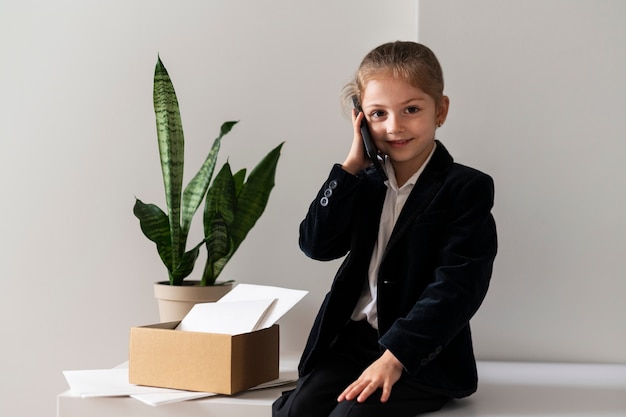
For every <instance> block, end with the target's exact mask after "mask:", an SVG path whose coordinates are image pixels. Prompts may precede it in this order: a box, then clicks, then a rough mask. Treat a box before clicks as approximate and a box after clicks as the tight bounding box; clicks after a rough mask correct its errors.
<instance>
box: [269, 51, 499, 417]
mask: <svg viewBox="0 0 626 417" xmlns="http://www.w3.org/2000/svg"><path fill="white" fill-rule="evenodd" d="M344 92H345V96H346V98H347V97H349V96H353V95H356V96H357V98H358V99H359V102H360V103H361V107H362V109H363V113H358V114H357V112H356V111H353V113H352V122H353V126H354V137H353V140H352V146H351V149H350V151H349V152H348V155H347V157H346V159H345V161H344V162H343V164H341V165H335V166H334V167H333V168H332V170H331V172H330V175H329V177H328V179H327V180H326V181H325V183H324V185H323V186H322V188H321V189H320V191H319V193H318V195H317V197H316V198H315V200H314V201H313V203H312V204H311V206H310V208H309V211H308V213H307V215H306V218H305V219H304V220H303V222H302V224H301V225H300V247H301V249H302V250H303V251H304V253H305V254H306V255H307V256H309V257H311V258H313V259H318V260H331V259H337V258H339V257H342V256H345V255H346V254H347V257H346V258H345V260H344V262H343V264H342V265H341V267H340V269H339V271H338V272H337V275H336V276H335V279H334V281H333V284H332V287H331V289H330V292H329V293H328V294H327V295H326V297H325V299H324V302H323V304H322V306H321V308H320V311H319V313H318V315H317V318H316V319H315V322H314V325H313V328H312V330H311V333H310V335H309V338H308V341H307V344H306V347H305V350H304V353H303V355H302V358H301V360H300V365H299V368H298V371H299V376H300V377H299V379H298V383H297V385H296V388H295V389H294V390H292V391H289V392H285V393H284V394H283V395H282V397H280V398H279V399H278V400H277V401H276V402H275V403H274V406H273V415H274V416H275V417H287V416H290V417H327V416H332V417H340V416H376V417H381V416H392V417H403V416H411V417H413V416H415V415H416V414H419V413H422V412H427V411H434V410H438V409H440V408H441V407H442V406H443V405H444V404H445V403H446V402H447V401H448V400H450V399H451V398H461V397H465V396H468V395H470V394H472V393H473V392H474V391H476V386H477V373H476V362H475V359H474V353H473V350H472V340H471V334H470V327H469V321H470V319H471V317H472V316H473V315H474V313H476V311H477V310H478V307H479V306H480V304H481V302H482V301H483V298H484V297H485V294H486V292H487V288H488V285H489V280H490V277H491V271H492V266H493V261H494V258H495V255H496V246H497V243H496V229H495V223H494V220H493V217H492V215H491V212H490V211H491V208H492V206H493V196H494V189H493V181H492V179H491V178H490V177H489V176H488V175H486V174H484V173H482V172H480V171H477V170H475V169H472V168H469V167H466V166H463V165H459V164H457V163H455V162H453V160H452V157H451V156H450V154H449V153H448V151H447V150H446V148H445V147H444V146H443V144H442V143H441V142H439V141H438V140H436V139H435V132H436V130H437V128H438V127H440V126H441V125H442V124H443V123H444V121H445V120H446V116H447V114H448V107H449V99H448V97H446V96H444V95H443V75H442V71H441V67H440V65H439V62H438V60H437V58H436V57H435V55H434V54H433V52H432V51H431V50H430V49H429V48H427V47H426V46H424V45H421V44H418V43H414V42H393V43H387V44H384V45H381V46H379V47H377V48H376V49H374V50H373V51H371V52H370V53H369V54H367V55H366V56H365V58H364V59H363V61H362V62H361V65H360V67H359V69H358V71H357V74H356V77H355V79H354V81H353V82H351V83H350V84H348V85H347V86H346V88H345V91H344ZM364 118H365V119H366V121H367V124H368V125H369V128H370V132H371V136H372V138H373V140H374V144H375V146H376V147H377V148H378V150H379V152H380V154H381V156H382V157H383V159H384V170H385V172H386V175H387V177H388V180H387V181H384V182H383V180H382V178H381V176H379V175H377V173H376V172H372V170H371V169H370V165H371V162H370V160H369V159H368V158H367V156H366V154H365V151H364V146H363V142H362V138H361V134H360V130H359V126H360V123H361V121H362V120H363V119H364Z"/></svg>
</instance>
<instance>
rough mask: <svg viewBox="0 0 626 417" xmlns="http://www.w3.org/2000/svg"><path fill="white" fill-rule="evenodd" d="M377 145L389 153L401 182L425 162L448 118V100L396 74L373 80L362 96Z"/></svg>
mask: <svg viewBox="0 0 626 417" xmlns="http://www.w3.org/2000/svg"><path fill="white" fill-rule="evenodd" d="M361 104H362V107H363V112H364V113H365V116H366V117H367V121H368V123H369V127H370V132H371V134H372V138H373V139H374V142H375V144H376V147H377V148H378V149H379V150H380V151H381V152H382V153H383V154H386V155H388V157H389V159H390V160H391V163H392V165H393V168H394V171H395V172H396V177H397V179H398V180H399V181H398V183H399V184H400V185H401V184H402V183H404V181H406V180H407V179H408V178H409V177H411V176H412V175H413V174H414V173H415V172H416V171H417V170H418V169H419V168H420V167H421V166H422V164H423V163H424V161H425V160H426V158H427V157H428V155H429V154H430V152H431V150H432V149H433V146H434V142H435V130H436V128H437V125H438V124H441V123H443V122H444V121H445V118H446V115H447V113H448V105H449V101H448V98H447V97H445V96H444V97H443V99H442V100H441V103H439V105H438V106H437V105H436V103H435V100H434V99H433V98H432V97H431V96H429V95H427V94H426V93H424V92H423V91H422V90H420V89H419V88H416V87H413V86H412V85H411V84H409V83H407V82H406V81H403V80H399V79H395V78H393V77H389V76H388V77H381V78H377V79H372V80H370V81H369V82H368V83H367V85H366V86H365V89H364V91H363V97H362V99H361Z"/></svg>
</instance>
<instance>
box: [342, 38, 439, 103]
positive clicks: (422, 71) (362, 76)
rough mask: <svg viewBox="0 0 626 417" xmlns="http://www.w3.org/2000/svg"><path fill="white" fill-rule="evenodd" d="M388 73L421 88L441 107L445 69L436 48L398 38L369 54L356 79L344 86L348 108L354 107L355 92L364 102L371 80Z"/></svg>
mask: <svg viewBox="0 0 626 417" xmlns="http://www.w3.org/2000/svg"><path fill="white" fill-rule="evenodd" d="M386 76H392V77H394V78H395V79H399V80H403V81H405V82H407V83H409V84H411V85H412V86H413V87H416V88H419V89H420V90H422V91H423V92H424V93H426V94H428V95H429V96H430V97H432V98H433V100H435V103H436V104H437V106H438V105H439V103H440V102H441V100H442V98H443V87H444V83H443V71H442V69H441V65H440V64H439V61H438V60H437V57H436V56H435V54H434V53H433V51H431V50H430V49H429V48H428V47H427V46H425V45H422V44H420V43H417V42H408V41H396V42H389V43H385V44H383V45H380V46H378V47H377V48H375V49H373V50H372V51H370V52H369V53H368V54H367V55H365V57H364V58H363V60H362V61H361V65H359V68H358V70H357V72H356V75H355V77H354V79H352V80H351V81H350V82H348V84H346V86H345V87H344V88H343V92H342V101H343V103H344V107H346V108H351V107H352V101H351V100H352V96H354V95H356V96H357V97H358V98H359V102H360V101H361V99H362V98H363V91H365V87H366V86H367V83H368V82H370V81H371V80H373V79H376V78H381V77H386Z"/></svg>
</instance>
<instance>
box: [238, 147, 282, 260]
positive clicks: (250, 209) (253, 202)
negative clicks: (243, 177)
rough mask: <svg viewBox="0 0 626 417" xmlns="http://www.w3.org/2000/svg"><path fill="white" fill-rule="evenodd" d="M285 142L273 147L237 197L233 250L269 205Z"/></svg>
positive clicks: (253, 171) (255, 168) (251, 173)
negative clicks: (277, 166)
mask: <svg viewBox="0 0 626 417" xmlns="http://www.w3.org/2000/svg"><path fill="white" fill-rule="evenodd" d="M283 143H284V142H283ZM283 143H281V144H280V145H278V146H277V147H276V148H274V149H272V150H271V151H270V152H269V153H268V154H267V155H266V156H265V157H264V158H263V159H262V160H261V162H259V163H258V164H257V166H256V167H254V169H253V170H252V172H250V175H249V177H248V180H247V181H246V182H245V184H244V185H243V187H242V189H241V192H240V194H239V196H238V198H237V208H236V211H235V221H234V222H233V224H232V225H231V227H230V235H231V237H232V239H233V244H234V250H233V252H234V251H235V250H237V248H238V247H239V245H240V244H241V242H243V240H244V238H245V237H246V235H247V234H248V232H249V231H250V229H252V227H253V226H254V225H255V223H256V221H257V220H258V219H259V217H261V214H263V211H264V210H265V207H266V206H267V201H268V199H269V196H270V193H271V191H272V188H274V178H275V176H276V165H277V164H278V159H279V158H280V151H281V148H282V146H283Z"/></svg>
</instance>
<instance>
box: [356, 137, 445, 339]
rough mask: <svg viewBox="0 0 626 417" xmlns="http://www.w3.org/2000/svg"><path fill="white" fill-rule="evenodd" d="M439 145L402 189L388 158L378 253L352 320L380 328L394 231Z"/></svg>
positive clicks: (376, 250) (376, 249)
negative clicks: (380, 290)
mask: <svg viewBox="0 0 626 417" xmlns="http://www.w3.org/2000/svg"><path fill="white" fill-rule="evenodd" d="M436 147H437V144H435V146H433V149H432V151H431V152H430V154H429V155H428V158H426V161H424V163H423V164H422V166H421V167H420V168H419V169H418V170H417V171H416V172H415V174H413V175H412V176H411V178H409V179H408V180H407V182H405V183H404V184H403V185H402V187H399V188H398V184H397V182H396V175H395V172H394V170H393V166H392V165H391V162H390V161H389V158H386V159H385V172H386V173H387V177H388V178H389V179H388V180H387V181H385V185H387V194H386V195H385V202H384V203H383V210H382V213H381V215H380V227H379V229H378V239H377V240H376V244H375V245H374V251H373V252H372V258H371V260H370V266H369V271H368V281H367V282H366V283H365V284H364V285H363V291H362V293H361V298H360V299H359V302H358V303H357V305H356V307H355V308H354V311H353V312H352V317H351V318H352V320H356V321H359V320H367V321H368V322H369V323H370V325H371V326H372V327H373V328H375V329H378V308H377V306H376V294H377V287H378V269H379V267H380V262H381V260H382V257H383V253H384V252H385V248H386V247H387V242H389V237H390V236H391V232H392V231H393V228H394V226H395V224H396V221H397V220H398V217H399V216H400V212H401V211H402V208H403V207H404V203H406V200H407V199H408V198H409V194H411V191H412V190H413V186H414V185H415V183H416V182H417V179H418V178H419V176H420V175H421V174H422V172H423V171H424V168H425V167H426V165H428V162H429V161H430V158H431V157H432V156H433V154H434V153H435V148H436Z"/></svg>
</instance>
